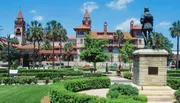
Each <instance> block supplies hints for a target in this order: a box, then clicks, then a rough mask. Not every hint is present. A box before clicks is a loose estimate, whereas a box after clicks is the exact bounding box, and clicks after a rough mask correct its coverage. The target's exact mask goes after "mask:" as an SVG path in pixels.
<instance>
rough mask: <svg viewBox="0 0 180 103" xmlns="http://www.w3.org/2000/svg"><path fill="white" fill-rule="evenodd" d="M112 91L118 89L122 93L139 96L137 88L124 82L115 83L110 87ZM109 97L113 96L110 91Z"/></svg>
mask: <svg viewBox="0 0 180 103" xmlns="http://www.w3.org/2000/svg"><path fill="white" fill-rule="evenodd" d="M110 91H118V92H119V94H120V95H126V96H137V95H138V94H139V91H138V89H137V88H135V87H132V86H131V85H124V84H113V85H111V87H110V90H109V92H110ZM107 97H111V94H110V93H108V94H107Z"/></svg>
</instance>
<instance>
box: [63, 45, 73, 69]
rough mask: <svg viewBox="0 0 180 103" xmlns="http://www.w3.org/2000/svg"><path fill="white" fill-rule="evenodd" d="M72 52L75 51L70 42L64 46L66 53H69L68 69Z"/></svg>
mask: <svg viewBox="0 0 180 103" xmlns="http://www.w3.org/2000/svg"><path fill="white" fill-rule="evenodd" d="M72 50H73V46H72V43H70V42H68V43H66V44H65V45H64V51H65V52H66V53H67V57H68V67H69V60H70V54H71V51H72Z"/></svg>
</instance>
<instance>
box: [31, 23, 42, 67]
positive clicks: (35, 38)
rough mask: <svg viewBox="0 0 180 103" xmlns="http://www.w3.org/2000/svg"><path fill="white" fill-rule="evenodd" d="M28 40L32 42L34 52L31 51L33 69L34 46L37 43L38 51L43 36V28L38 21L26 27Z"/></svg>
mask: <svg viewBox="0 0 180 103" xmlns="http://www.w3.org/2000/svg"><path fill="white" fill-rule="evenodd" d="M27 33H28V40H30V41H32V42H33V46H34V50H33V68H35V61H36V60H35V46H36V42H37V43H38V49H39V48H40V45H39V43H40V41H41V40H42V35H43V33H44V32H43V27H42V24H41V23H38V21H31V24H30V25H28V28H27Z"/></svg>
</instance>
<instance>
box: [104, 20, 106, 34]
mask: <svg viewBox="0 0 180 103" xmlns="http://www.w3.org/2000/svg"><path fill="white" fill-rule="evenodd" d="M104 34H105V35H107V22H106V21H105V22H104Z"/></svg>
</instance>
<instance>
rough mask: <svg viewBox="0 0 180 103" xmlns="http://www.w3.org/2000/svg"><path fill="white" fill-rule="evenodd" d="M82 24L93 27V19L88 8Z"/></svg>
mask: <svg viewBox="0 0 180 103" xmlns="http://www.w3.org/2000/svg"><path fill="white" fill-rule="evenodd" d="M82 25H84V26H89V27H91V19H90V16H89V12H88V10H87V9H86V12H85V14H84V18H83V20H82Z"/></svg>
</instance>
